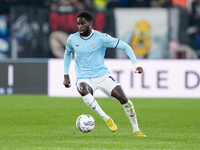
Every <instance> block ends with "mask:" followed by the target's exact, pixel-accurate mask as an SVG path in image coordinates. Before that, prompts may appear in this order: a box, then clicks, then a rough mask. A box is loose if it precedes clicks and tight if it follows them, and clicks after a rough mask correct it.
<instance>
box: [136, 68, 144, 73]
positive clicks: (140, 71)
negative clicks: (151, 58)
mask: <svg viewBox="0 0 200 150" xmlns="http://www.w3.org/2000/svg"><path fill="white" fill-rule="evenodd" d="M142 72H143V68H142V67H137V68H136V70H135V73H139V74H140V73H142Z"/></svg>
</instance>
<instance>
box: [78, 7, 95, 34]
mask: <svg viewBox="0 0 200 150" xmlns="http://www.w3.org/2000/svg"><path fill="white" fill-rule="evenodd" d="M92 19H93V17H92V14H91V13H90V12H88V11H83V12H80V13H79V14H78V15H77V25H78V29H79V32H80V34H81V35H82V36H88V35H89V34H90V33H91V26H92Z"/></svg>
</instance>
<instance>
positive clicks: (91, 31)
mask: <svg viewBox="0 0 200 150" xmlns="http://www.w3.org/2000/svg"><path fill="white" fill-rule="evenodd" d="M93 32H94V31H93V30H92V29H90V32H88V34H87V35H84V36H83V35H81V37H82V38H83V39H88V38H90V37H91V35H92V34H93Z"/></svg>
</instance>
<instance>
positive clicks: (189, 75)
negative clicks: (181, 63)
mask: <svg viewBox="0 0 200 150" xmlns="http://www.w3.org/2000/svg"><path fill="white" fill-rule="evenodd" d="M192 77H193V78H194V77H196V79H197V80H196V83H194V84H193V85H189V78H192ZM199 83H200V76H199V74H198V73H196V72H194V71H186V73H185V87H186V88H187V89H194V88H196V87H197V86H198V85H199Z"/></svg>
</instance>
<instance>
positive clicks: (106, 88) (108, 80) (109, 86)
mask: <svg viewBox="0 0 200 150" xmlns="http://www.w3.org/2000/svg"><path fill="white" fill-rule="evenodd" d="M118 85H120V83H119V82H118V81H117V80H116V79H115V78H114V77H113V76H111V75H105V76H104V80H102V81H101V82H99V83H98V89H99V90H101V91H102V92H103V93H105V94H106V95H107V96H108V97H110V98H114V97H112V96H111V92H112V90H113V89H114V88H115V87H116V86H118Z"/></svg>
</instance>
